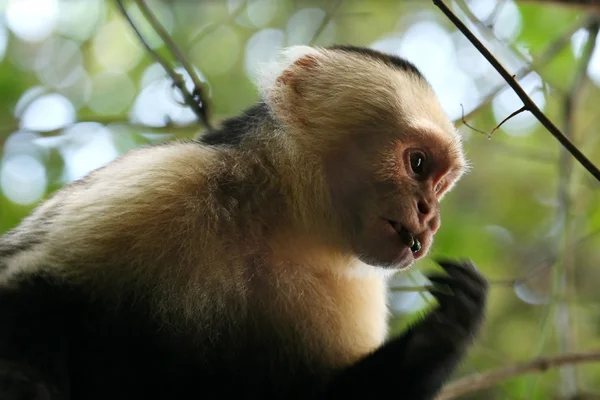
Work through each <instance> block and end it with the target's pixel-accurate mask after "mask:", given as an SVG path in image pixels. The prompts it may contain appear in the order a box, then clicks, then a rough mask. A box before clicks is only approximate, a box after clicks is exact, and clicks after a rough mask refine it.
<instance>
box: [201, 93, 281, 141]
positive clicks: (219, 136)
mask: <svg viewBox="0 0 600 400" xmlns="http://www.w3.org/2000/svg"><path fill="white" fill-rule="evenodd" d="M267 118H269V109H268V107H267V105H266V104H265V103H263V102H260V103H258V104H255V105H254V106H252V107H250V108H248V109H246V110H244V112H242V114H240V115H238V116H236V117H233V118H229V119H227V120H225V121H224V122H223V123H222V125H221V127H220V128H219V129H215V130H213V131H210V132H207V133H205V134H204V135H201V136H200V137H199V138H198V139H197V140H198V142H200V143H202V144H207V145H211V146H219V145H224V146H239V145H240V143H241V142H242V140H243V139H244V137H246V136H248V135H249V134H251V132H252V131H253V129H252V128H253V126H255V125H258V124H260V123H264V121H265V119H267Z"/></svg>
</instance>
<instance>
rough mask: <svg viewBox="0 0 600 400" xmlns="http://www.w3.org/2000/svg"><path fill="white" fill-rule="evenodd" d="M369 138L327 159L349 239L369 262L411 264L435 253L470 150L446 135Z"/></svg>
mask: <svg viewBox="0 0 600 400" xmlns="http://www.w3.org/2000/svg"><path fill="white" fill-rule="evenodd" d="M362 137H363V139H357V140H356V141H355V142H354V143H352V144H351V145H344V146H342V147H341V149H338V150H336V151H335V152H334V153H335V154H331V155H330V156H329V157H328V159H327V162H326V166H327V167H326V171H327V172H326V174H327V181H328V184H329V187H330V190H331V196H332V197H331V198H332V202H333V207H334V210H335V211H334V212H335V213H336V214H337V216H338V217H339V221H340V226H341V227H342V230H343V232H342V236H343V237H344V238H345V240H346V241H347V242H348V245H349V246H350V247H351V248H352V251H353V252H354V253H355V254H356V256H358V257H359V258H360V259H361V260H362V261H363V262H365V263H367V264H370V265H376V266H383V267H389V268H405V267H408V266H409V265H411V264H412V263H413V262H414V261H415V260H417V259H419V258H421V257H423V256H424V255H425V254H427V252H428V251H429V249H430V248H431V244H432V242H433V236H434V234H435V233H436V231H437V230H438V229H439V227H440V223H441V219H440V206H439V202H440V200H441V198H442V197H443V195H444V194H445V193H447V192H448V190H450V188H451V187H452V186H453V185H454V183H455V182H456V181H457V180H458V178H459V177H460V175H461V174H462V173H463V169H464V159H463V158H462V152H461V151H460V148H459V147H457V146H458V144H457V143H456V141H455V140H452V139H451V137H450V136H449V135H445V134H444V133H443V132H440V131H434V132H432V131H428V130H421V131H418V132H417V131H408V132H405V133H404V134H403V135H402V136H401V137H400V138H398V137H396V138H394V139H393V140H390V139H389V136H388V137H387V138H385V137H384V136H383V135H382V137H381V138H380V139H374V138H373V135H364V136H362ZM365 138H366V139H365Z"/></svg>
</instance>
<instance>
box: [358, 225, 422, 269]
mask: <svg viewBox="0 0 600 400" xmlns="http://www.w3.org/2000/svg"><path fill="white" fill-rule="evenodd" d="M365 233H366V234H365V235H364V236H363V237H362V240H361V241H360V244H359V245H358V246H357V249H356V250H357V254H358V258H359V259H360V260H361V261H362V262H364V263H365V264H369V265H372V266H376V267H382V268H390V269H399V270H400V269H405V268H408V267H410V266H411V265H412V264H414V262H415V260H416V259H418V258H420V257H422V256H423V255H424V254H425V253H426V252H427V248H426V247H427V245H426V244H424V246H423V248H421V249H420V250H419V251H418V252H416V253H413V251H412V250H411V249H410V247H409V246H407V244H406V243H405V241H404V240H403V239H402V238H401V237H400V235H398V232H396V230H394V228H393V227H392V226H391V225H389V224H388V223H385V224H377V226H375V227H373V229H372V230H371V231H370V232H365Z"/></svg>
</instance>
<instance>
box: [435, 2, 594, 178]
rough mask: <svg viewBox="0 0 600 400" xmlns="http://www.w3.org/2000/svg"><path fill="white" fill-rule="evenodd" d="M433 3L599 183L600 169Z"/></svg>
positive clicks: (460, 25) (444, 9)
mask: <svg viewBox="0 0 600 400" xmlns="http://www.w3.org/2000/svg"><path fill="white" fill-rule="evenodd" d="M433 3H434V4H435V5H436V6H437V7H439V8H440V10H442V12H443V13H444V14H445V15H446V16H447V17H448V19H450V21H452V23H453V24H454V25H455V26H456V27H457V28H458V30H459V31H461V32H462V34H463V35H465V37H466V38H467V39H469V41H470V42H471V43H472V44H473V46H475V48H477V50H478V51H479V52H480V53H481V55H483V56H484V57H485V58H486V59H487V60H488V62H489V63H490V64H491V65H492V66H493V67H494V69H495V70H496V71H498V73H499V74H500V75H501V76H502V78H504V80H505V81H506V82H507V83H508V84H509V85H510V87H511V88H512V89H513V90H514V92H515V93H516V94H517V96H519V98H520V99H521V101H522V102H523V105H524V106H525V107H526V108H527V110H528V111H529V112H531V113H532V114H533V115H534V116H535V117H536V118H537V120H538V121H539V122H540V123H541V124H542V125H543V126H544V127H545V128H546V129H547V130H548V132H550V134H552V136H554V137H555V138H556V139H557V140H558V141H559V143H560V144H562V145H563V146H564V147H565V148H566V149H567V150H568V151H569V152H570V153H571V154H572V155H573V156H574V157H575V158H576V159H577V161H578V162H579V163H580V164H581V165H582V166H583V167H584V168H585V169H587V170H588V171H589V172H590V173H591V174H592V175H593V176H594V177H595V178H596V179H597V180H598V181H600V169H598V167H596V166H595V165H594V164H593V163H592V162H591V161H590V160H589V159H588V158H587V157H586V156H585V155H584V154H583V153H582V152H581V151H580V150H579V149H578V148H577V147H576V146H575V145H573V143H571V141H570V140H569V139H568V138H567V137H566V136H565V135H564V134H563V133H562V132H561V131H560V129H558V128H557V127H556V126H555V125H554V124H553V123H552V121H550V119H548V117H547V116H546V115H545V114H544V113H543V112H542V111H541V110H540V109H539V108H538V106H537V105H536V104H535V103H534V101H533V100H531V98H530V97H529V96H528V95H527V93H526V92H525V90H523V88H522V87H521V85H519V83H518V82H517V81H516V80H515V78H514V76H513V75H512V74H511V73H509V72H508V71H507V70H506V69H505V68H504V67H503V66H502V64H501V63H500V62H499V61H498V60H497V59H496V58H495V57H494V56H493V55H492V53H490V51H489V50H488V49H487V48H486V47H485V46H484V45H483V44H482V43H481V42H480V41H479V40H478V39H477V38H476V37H475V35H473V33H472V32H471V31H470V30H469V28H467V27H466V25H465V24H463V23H462V21H461V20H460V19H459V18H458V17H457V16H456V15H455V14H454V13H453V12H452V11H451V10H450V9H449V8H448V7H447V6H446V4H444V2H443V1H442V0H433Z"/></svg>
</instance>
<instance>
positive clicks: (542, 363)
mask: <svg viewBox="0 0 600 400" xmlns="http://www.w3.org/2000/svg"><path fill="white" fill-rule="evenodd" d="M596 361H600V350H591V351H587V352H581V353H569V354H561V355H556V356H550V357H540V358H537V359H533V360H531V361H527V362H524V363H519V364H515V365H511V366H508V367H504V368H499V369H496V370H493V371H489V372H483V373H477V374H473V375H470V376H467V377H464V378H461V379H459V380H457V381H454V382H452V383H450V384H449V385H447V386H446V387H445V388H444V389H443V390H442V392H441V393H440V394H439V395H438V396H437V397H436V400H450V399H455V398H457V397H459V396H463V395H465V394H468V393H473V392H477V391H480V390H483V389H488V388H491V387H493V386H494V385H496V384H498V383H500V382H502V381H505V380H508V379H511V378H515V377H518V376H521V375H525V374H530V373H536V372H544V371H547V370H548V369H551V368H557V367H560V366H563V365H572V364H581V363H591V362H596Z"/></svg>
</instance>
